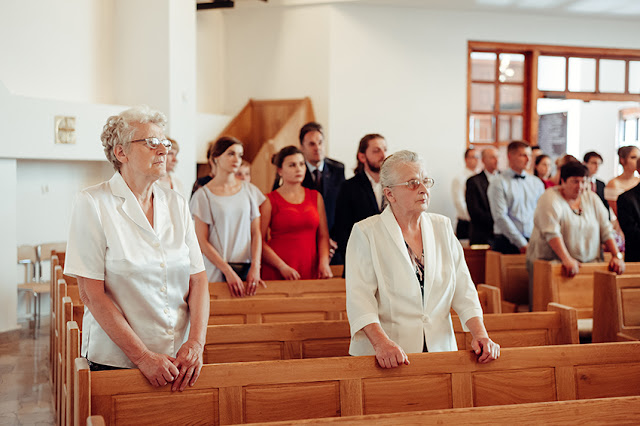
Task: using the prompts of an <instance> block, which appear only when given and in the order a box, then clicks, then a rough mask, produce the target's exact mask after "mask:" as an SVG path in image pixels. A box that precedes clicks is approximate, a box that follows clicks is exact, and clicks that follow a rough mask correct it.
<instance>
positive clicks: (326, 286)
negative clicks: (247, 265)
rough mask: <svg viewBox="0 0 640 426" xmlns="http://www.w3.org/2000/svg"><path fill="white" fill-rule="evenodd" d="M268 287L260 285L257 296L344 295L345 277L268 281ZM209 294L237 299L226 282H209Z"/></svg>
mask: <svg viewBox="0 0 640 426" xmlns="http://www.w3.org/2000/svg"><path fill="white" fill-rule="evenodd" d="M266 284H267V288H264V287H262V286H258V289H257V291H256V295H255V296H251V297H252V298H258V297H259V298H265V297H316V296H344V294H345V283H344V278H330V279H327V280H277V281H266ZM209 295H210V297H211V299H212V300H218V299H237V298H236V297H234V296H232V295H231V292H230V291H229V287H228V286H227V283H225V282H215V283H209Z"/></svg>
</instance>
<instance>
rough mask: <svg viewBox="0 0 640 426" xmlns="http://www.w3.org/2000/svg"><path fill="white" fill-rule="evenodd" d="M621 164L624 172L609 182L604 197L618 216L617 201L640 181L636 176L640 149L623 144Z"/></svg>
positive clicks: (620, 155) (619, 151)
mask: <svg viewBox="0 0 640 426" xmlns="http://www.w3.org/2000/svg"><path fill="white" fill-rule="evenodd" d="M618 157H619V159H620V165H621V166H622V168H623V171H622V174H621V175H620V176H618V177H615V178H613V179H611V180H610V181H609V183H607V186H606V187H605V188H604V198H605V199H606V200H607V201H608V202H609V206H611V209H612V210H613V213H615V215H616V216H618V206H617V204H616V201H617V200H618V197H619V196H620V194H622V193H623V192H626V191H628V190H630V189H631V188H633V187H634V186H636V185H637V184H638V183H640V178H639V177H637V176H636V173H635V172H636V162H637V161H638V157H640V149H638V148H637V147H635V146H632V145H629V146H623V147H620V148H619V149H618Z"/></svg>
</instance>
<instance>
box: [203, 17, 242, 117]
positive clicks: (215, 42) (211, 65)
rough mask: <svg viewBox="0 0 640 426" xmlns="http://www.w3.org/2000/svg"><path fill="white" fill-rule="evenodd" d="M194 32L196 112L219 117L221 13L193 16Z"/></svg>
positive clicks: (221, 105) (222, 86)
mask: <svg viewBox="0 0 640 426" xmlns="http://www.w3.org/2000/svg"><path fill="white" fill-rule="evenodd" d="M196 28H197V33H196V37H197V40H196V49H197V54H196V60H197V63H198V66H197V87H198V105H197V109H198V112H199V113H203V114H222V113H223V112H224V90H225V78H224V66H223V64H224V19H223V16H222V12H221V11H220V10H206V11H204V10H203V11H199V12H198V13H197V14H196ZM232 75H233V74H232Z"/></svg>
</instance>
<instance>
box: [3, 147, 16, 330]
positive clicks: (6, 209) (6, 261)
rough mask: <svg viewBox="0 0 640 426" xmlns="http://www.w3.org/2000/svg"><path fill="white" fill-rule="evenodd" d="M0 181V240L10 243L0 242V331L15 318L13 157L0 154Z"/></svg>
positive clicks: (11, 328) (7, 327)
mask: <svg viewBox="0 0 640 426" xmlns="http://www.w3.org/2000/svg"><path fill="white" fill-rule="evenodd" d="M0 182H2V186H1V188H2V192H1V195H2V203H0V235H2V238H1V240H5V241H10V242H11V243H10V244H0V333H2V332H3V331H8V330H14V329H16V328H17V327H18V324H17V322H16V307H17V304H16V303H17V291H16V282H17V279H18V275H17V271H16V261H17V259H18V253H17V247H18V246H17V245H16V244H14V242H15V241H16V226H15V224H16V216H17V212H16V209H15V203H16V198H17V185H16V183H17V182H16V160H13V159H6V158H0Z"/></svg>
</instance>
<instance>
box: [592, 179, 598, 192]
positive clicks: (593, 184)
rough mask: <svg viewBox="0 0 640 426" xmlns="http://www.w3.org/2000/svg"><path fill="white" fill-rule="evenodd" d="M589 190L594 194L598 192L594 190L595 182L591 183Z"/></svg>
mask: <svg viewBox="0 0 640 426" xmlns="http://www.w3.org/2000/svg"><path fill="white" fill-rule="evenodd" d="M591 190H592V191H593V192H596V193H597V192H598V191H597V190H596V183H595V182H593V181H592V182H591Z"/></svg>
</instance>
